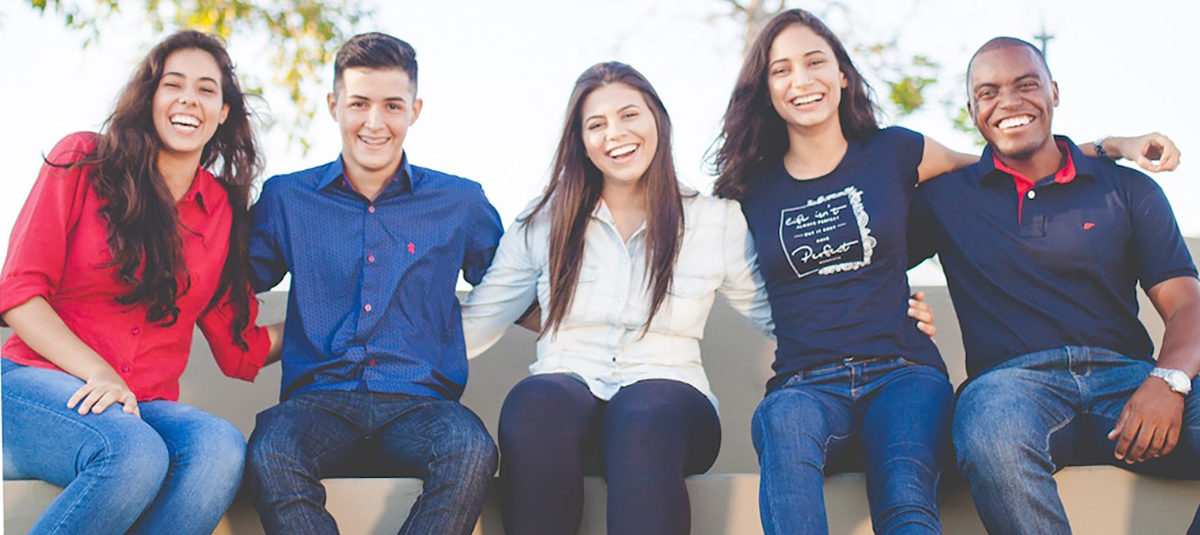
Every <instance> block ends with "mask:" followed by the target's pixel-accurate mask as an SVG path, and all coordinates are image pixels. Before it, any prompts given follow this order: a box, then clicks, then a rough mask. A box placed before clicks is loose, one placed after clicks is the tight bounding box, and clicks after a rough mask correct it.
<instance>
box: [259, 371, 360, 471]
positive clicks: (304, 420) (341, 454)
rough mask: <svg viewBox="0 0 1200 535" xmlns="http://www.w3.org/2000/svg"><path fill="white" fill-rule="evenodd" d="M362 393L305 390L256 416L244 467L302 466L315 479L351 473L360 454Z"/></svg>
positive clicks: (268, 468) (358, 460)
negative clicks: (246, 464) (246, 465)
mask: <svg viewBox="0 0 1200 535" xmlns="http://www.w3.org/2000/svg"><path fill="white" fill-rule="evenodd" d="M366 395H367V394H366V393H363V392H343V391H323V390H314V391H306V392H301V393H299V394H296V395H294V396H292V397H291V398H288V399H287V400H286V401H283V402H281V403H279V404H278V405H276V406H274V407H271V408H269V409H267V410H265V411H263V412H261V413H259V414H258V417H257V419H256V423H255V426H254V432H253V433H252V434H251V435H250V444H249V455H248V459H249V463H250V464H251V465H252V466H253V467H255V468H256V469H258V470H272V469H273V468H272V467H273V466H274V465H277V464H285V465H288V466H289V467H291V468H293V469H294V468H295V467H296V466H302V467H306V471H311V472H312V475H313V476H315V477H317V478H321V477H332V476H341V475H356V474H355V472H356V466H357V465H358V464H359V463H360V462H361V460H362V455H363V452H364V451H366V435H367V431H366V427H365V425H366V424H365V422H367V420H368V417H369V415H368V414H366V411H365V409H364V407H366V406H367V405H368V404H369V403H368V402H367V400H366V399H365V397H363V396H366Z"/></svg>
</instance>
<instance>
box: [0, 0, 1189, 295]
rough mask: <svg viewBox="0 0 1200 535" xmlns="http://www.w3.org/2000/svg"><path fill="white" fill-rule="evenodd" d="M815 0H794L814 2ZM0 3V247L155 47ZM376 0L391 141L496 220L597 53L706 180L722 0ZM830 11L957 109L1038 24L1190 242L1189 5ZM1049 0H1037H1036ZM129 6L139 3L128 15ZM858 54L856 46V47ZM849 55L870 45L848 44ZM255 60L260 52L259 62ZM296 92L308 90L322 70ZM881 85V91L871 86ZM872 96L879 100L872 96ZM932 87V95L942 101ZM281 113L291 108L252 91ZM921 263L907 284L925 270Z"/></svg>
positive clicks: (732, 65) (296, 163) (539, 167)
mask: <svg viewBox="0 0 1200 535" xmlns="http://www.w3.org/2000/svg"><path fill="white" fill-rule="evenodd" d="M825 3H826V2H811V3H806V4H805V5H804V6H802V7H809V8H812V9H813V10H814V11H815V12H818V13H822V12H824V9H825V8H824V7H823V6H824V5H825ZM17 4H18V5H15V6H14V5H13V4H12V3H9V4H7V5H5V6H4V7H3V8H0V50H4V51H5V52H4V53H3V56H2V57H0V72H3V73H4V76H3V77H2V79H0V101H2V102H4V103H6V104H7V108H8V109H7V110H6V113H5V128H3V129H2V130H0V162H3V164H4V166H5V168H6V169H7V171H6V172H5V173H4V176H3V177H2V178H0V252H2V251H6V250H7V243H8V234H9V232H10V230H11V228H12V225H13V222H14V221H15V219H16V215H17V212H18V211H19V210H20V207H21V204H22V203H23V202H24V199H25V196H26V195H27V194H28V192H29V189H30V188H31V187H32V184H33V181H34V179H35V178H36V177H37V173H38V168H39V166H40V165H41V156H42V155H43V154H44V153H46V152H47V151H48V150H49V149H50V148H51V147H53V145H54V143H55V142H56V141H58V140H59V139H60V138H61V137H62V136H64V135H66V134H67V133H70V132H73V131H77V130H96V129H98V128H99V126H100V124H101V123H102V122H103V121H104V119H105V117H106V116H107V114H108V113H109V112H110V111H111V107H112V104H113V102H114V98H115V96H116V94H117V92H118V91H120V89H121V87H122V86H123V84H124V83H125V81H126V79H127V78H128V76H129V75H130V73H131V71H132V68H133V66H134V65H135V64H136V62H137V61H138V60H140V59H141V57H142V56H143V55H144V54H145V52H146V51H147V50H148V49H149V46H150V45H152V44H153V43H154V42H155V41H157V39H158V37H159V36H157V35H154V34H153V33H152V32H151V31H150V29H149V28H148V26H147V25H145V24H144V23H142V22H141V21H140V19H138V18H137V17H136V16H127V17H123V18H120V19H118V20H117V21H115V22H113V23H112V26H111V27H109V28H108V29H107V30H106V31H105V32H104V33H103V35H102V37H101V39H100V41H99V42H98V43H97V44H94V45H92V46H91V47H89V48H86V49H82V50H81V47H82V43H83V36H82V35H81V34H78V33H72V32H69V31H67V30H64V29H63V28H62V24H61V22H60V20H59V18H58V17H57V16H55V15H48V16H45V17H40V16H37V15H35V14H33V13H32V11H31V10H30V9H29V8H28V7H27V6H26V5H25V3H24V2H18V3H17ZM389 4H390V5H388V6H386V7H381V8H379V9H378V11H377V16H376V17H374V18H373V19H372V20H368V21H364V23H363V24H362V25H361V26H360V28H359V30H364V31H365V30H375V29H378V30H381V31H385V32H388V33H391V34H393V35H396V36H397V37H400V38H402V39H405V40H407V41H409V42H410V43H412V45H413V46H414V47H415V48H416V50H417V57H418V60H419V62H420V96H421V97H422V98H423V99H424V100H425V107H424V111H423V113H422V116H421V119H420V121H418V123H417V124H416V126H415V127H414V128H413V129H411V130H410V131H409V137H408V140H407V141H406V144H405V146H406V150H407V151H408V154H409V156H410V158H411V161H412V162H413V163H415V164H418V165H422V166H426V167H432V168H436V169H439V170H443V171H447V172H450V173H454V174H459V175H462V176H466V177H469V178H472V179H474V180H477V181H479V182H481V183H482V184H483V186H484V188H485V190H486V191H487V193H488V196H489V198H491V200H492V202H493V204H495V206H496V208H497V209H498V210H499V211H500V215H501V217H502V218H503V219H504V220H505V223H506V224H507V223H508V222H510V221H511V220H512V218H513V217H515V216H516V214H517V212H518V211H519V210H520V209H521V207H523V206H524V205H525V203H526V202H528V200H529V199H530V198H532V197H533V196H535V195H536V194H537V193H538V192H539V191H540V189H541V187H542V185H543V184H544V182H545V180H546V170H547V168H548V167H549V163H550V158H551V155H552V152H553V150H554V146H555V143H556V142H557V136H558V135H559V129H560V128H561V124H562V113H563V109H564V107H565V106H566V101H567V97H568V96H569V93H570V90H571V85H572V83H573V82H574V79H575V78H576V77H577V76H578V75H579V73H581V72H582V71H583V70H584V69H585V68H587V67H588V66H590V65H591V64H593V63H596V62H598V61H605V60H610V59H615V60H620V61H624V62H627V63H630V64H631V65H633V66H634V67H636V68H637V69H639V70H640V71H642V73H643V74H645V75H646V76H647V77H648V78H649V79H650V81H651V82H652V83H653V84H654V85H655V87H656V88H657V89H658V91H659V93H660V95H661V96H662V98H663V100H664V102H665V103H666V105H667V108H668V110H669V112H670V113H671V118H672V120H673V122H674V126H675V139H674V143H675V157H676V163H677V165H678V166H679V168H680V171H681V173H680V174H681V177H682V179H683V180H685V181H686V182H688V183H690V184H691V185H692V186H694V187H696V188H698V189H700V190H702V191H709V189H710V187H711V183H712V177H710V176H708V175H707V174H706V173H705V172H704V170H703V169H704V168H703V165H702V158H703V155H704V152H705V150H706V149H707V148H708V146H709V144H710V143H711V142H712V140H713V138H714V137H715V135H716V133H717V129H718V127H719V122H720V117H721V114H722V112H723V111H724V108H725V103H726V102H727V100H728V96H729V90H730V87H731V86H732V83H733V80H734V77H735V75H736V72H737V69H738V66H739V64H740V49H741V33H740V32H741V29H740V27H739V26H737V25H736V24H734V23H731V22H729V21H728V20H726V19H724V18H723V17H721V16H720V14H723V13H724V12H725V10H726V8H725V3H724V2H722V1H720V0H657V1H634V0H608V1H597V0H591V1H587V0H580V1H577V0H538V1H513V2H493V1H484V0H462V1H458V2H427V1H412V0H402V1H396V2H390V3H389ZM843 4H844V5H847V6H850V7H849V8H847V9H845V10H841V11H837V10H835V11H832V12H830V13H831V14H830V15H829V16H828V17H827V20H826V22H827V23H828V24H829V25H830V26H831V27H832V28H833V30H834V31H835V32H836V33H838V34H839V35H840V36H841V38H842V39H843V40H844V41H846V42H847V44H850V43H853V42H859V43H863V42H866V41H868V40H879V39H887V38H891V37H894V38H895V39H896V41H897V43H898V46H899V49H898V50H899V52H900V53H902V54H908V55H911V54H924V55H927V56H929V57H931V58H932V59H934V60H935V61H938V62H940V63H941V64H942V66H943V68H942V70H941V85H940V87H939V88H938V89H937V90H936V91H935V92H934V93H933V94H934V95H945V98H948V99H951V100H953V102H954V105H955V106H957V105H958V104H960V103H961V101H962V95H963V90H961V89H960V88H961V86H962V77H963V70H964V69H965V66H966V61H967V59H968V58H969V57H970V54H971V53H972V52H973V51H974V49H975V48H976V47H978V46H979V45H980V44H982V43H983V42H984V41H986V40H987V39H988V38H990V37H993V36H996V35H1012V36H1016V37H1021V38H1025V39H1030V38H1031V37H1032V35H1034V34H1036V33H1037V32H1038V31H1039V29H1040V27H1041V25H1042V23H1043V20H1044V22H1045V26H1046V28H1047V30H1048V31H1049V32H1050V33H1052V34H1054V35H1055V36H1056V38H1055V39H1054V40H1052V41H1051V42H1050V45H1049V50H1048V52H1049V54H1048V56H1049V61H1050V67H1051V69H1052V71H1053V72H1054V75H1055V79H1056V80H1057V81H1058V84H1059V90H1060V97H1061V105H1060V107H1059V108H1058V110H1057V112H1056V116H1055V131H1056V132H1058V133H1064V134H1067V135H1070V136H1071V137H1072V138H1073V139H1074V140H1075V141H1077V142H1079V141H1084V140H1090V139H1094V138H1096V137H1100V136H1103V135H1108V134H1135V133H1142V132H1147V131H1150V130H1159V131H1162V132H1164V133H1166V134H1168V135H1170V136H1171V137H1172V138H1173V139H1175V141H1176V142H1177V143H1178V144H1179V146H1180V147H1181V148H1182V149H1183V151H1184V158H1183V162H1184V163H1183V164H1182V165H1181V166H1180V167H1179V169H1178V170H1177V171H1175V172H1174V173H1167V174H1161V175H1158V176H1156V177H1155V178H1156V179H1157V180H1158V181H1159V183H1160V184H1162V186H1163V188H1164V189H1165V190H1166V192H1167V196H1168V197H1169V198H1170V200H1171V203H1172V205H1173V207H1174V210H1175V214H1176V217H1177V218H1178V219H1179V221H1180V225H1181V227H1182V228H1183V231H1184V233H1185V234H1187V235H1191V236H1197V235H1200V210H1197V208H1200V177H1197V176H1196V173H1194V172H1193V171H1192V169H1194V168H1196V167H1195V165H1196V164H1195V163H1193V161H1194V160H1196V159H1197V158H1200V156H1196V154H1197V153H1196V152H1194V151H1200V129H1198V128H1197V126H1196V125H1197V120H1198V119H1200V112H1197V107H1196V105H1195V104H1194V102H1193V101H1191V100H1190V98H1189V97H1191V96H1192V95H1193V94H1194V92H1195V90H1196V88H1197V87H1200V69H1197V68H1196V67H1195V61H1196V58H1197V57H1200V32H1198V31H1197V30H1196V28H1195V22H1196V21H1198V20H1200V7H1197V4H1196V3H1193V2H1188V1H1186V0H1140V1H1138V2H1119V1H1113V0H1096V1H1091V2H1084V1H1074V0H1072V1H1063V2H1053V3H1049V2H1038V1H1034V0H1010V1H1006V2H987V3H984V2H968V1H962V0H958V1H955V0H899V1H897V0H891V1H887V0H847V1H844V2H843ZM1043 4H1045V5H1043ZM127 11H128V12H129V13H131V14H133V15H136V9H127ZM262 41H263V39H262V38H261V37H258V38H255V37H254V36H251V37H249V38H247V37H237V36H235V38H234V40H233V41H232V42H231V43H230V47H231V54H232V56H233V58H234V60H235V61H237V62H239V68H240V72H241V73H242V74H243V76H246V75H249V76H254V77H257V78H258V79H267V78H268V77H269V74H268V71H267V70H266V69H265V64H264V62H263V60H262V59H259V58H263V57H265V56H266V55H267V54H268V53H269V49H266V48H264V47H263V46H262ZM852 54H853V53H852ZM855 59H856V61H857V62H858V63H859V64H860V65H859V67H860V68H863V67H864V65H863V63H865V62H866V58H865V56H862V55H855ZM256 61H257V62H258V63H257V64H256V63H255V62H256ZM322 76H323V77H322V79H321V80H319V81H316V83H315V84H314V87H313V91H312V92H311V93H310V95H309V98H311V99H320V100H322V101H323V99H324V92H325V91H327V87H328V85H329V83H330V78H331V77H332V66H330V67H329V68H327V69H326V70H325V72H324V73H323V75H322ZM881 86H882V84H878V83H877V84H876V87H877V88H881ZM879 96H880V98H886V94H885V93H884V92H882V91H881V92H880V95H879ZM938 98H941V97H938ZM267 100H268V103H269V104H270V105H271V108H272V110H274V113H273V114H274V115H275V116H276V119H278V120H279V122H280V123H282V124H286V123H287V122H288V120H287V117H286V116H287V115H288V113H290V112H289V111H288V110H289V108H290V107H291V104H290V103H289V102H288V101H287V100H286V99H285V98H281V97H278V96H276V95H274V94H273V93H270V92H269V93H268V94H267ZM896 123H897V124H900V125H902V126H907V127H909V128H913V129H915V130H918V131H920V132H923V133H925V134H927V135H929V136H931V137H933V138H935V139H938V140H939V141H941V142H943V143H945V144H947V145H949V146H951V147H952V148H955V149H958V150H963V151H967V152H976V151H977V150H978V149H977V148H976V147H974V146H973V145H972V144H971V140H970V138H968V137H966V136H964V135H962V134H959V133H957V132H955V131H954V130H953V129H952V128H951V127H950V122H949V120H948V119H947V113H946V111H945V109H944V107H943V106H942V105H940V104H938V103H936V102H935V103H932V104H931V105H929V106H927V110H926V111H925V112H922V113H920V114H918V115H916V116H913V117H907V118H903V119H902V120H899V121H896ZM310 130H311V131H310V135H308V136H307V139H308V140H309V141H310V142H311V143H312V147H313V148H312V150H311V151H310V152H309V154H308V155H307V156H302V155H300V154H299V152H298V151H297V150H295V149H289V147H288V146H287V144H286V142H285V140H284V136H283V135H281V133H280V132H273V133H272V134H271V135H269V136H263V141H264V146H265V154H266V160H267V176H269V175H271V174H276V173H284V172H290V171H294V170H297V169H303V168H307V167H310V166H313V165H318V164H320V163H323V162H326V161H329V160H331V159H333V158H334V157H336V156H337V153H338V150H339V148H340V139H339V137H338V133H337V129H336V128H335V126H334V124H333V122H332V120H331V119H329V118H328V115H327V114H325V113H319V114H318V116H317V118H316V119H315V120H314V121H313V123H312V126H311V128H310ZM936 278H937V277H936V275H931V276H930V277H925V276H918V277H917V279H918V280H933V279H936Z"/></svg>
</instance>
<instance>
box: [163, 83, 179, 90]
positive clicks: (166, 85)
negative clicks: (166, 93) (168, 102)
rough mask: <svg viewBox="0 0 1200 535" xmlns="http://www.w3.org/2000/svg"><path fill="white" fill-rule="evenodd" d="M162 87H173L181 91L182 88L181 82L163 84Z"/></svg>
mask: <svg viewBox="0 0 1200 535" xmlns="http://www.w3.org/2000/svg"><path fill="white" fill-rule="evenodd" d="M162 85H163V87H171V88H174V89H179V87H180V85H179V82H163V84H162Z"/></svg>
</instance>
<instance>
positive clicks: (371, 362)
mask: <svg viewBox="0 0 1200 535" xmlns="http://www.w3.org/2000/svg"><path fill="white" fill-rule="evenodd" d="M374 365H375V359H371V361H370V362H368V363H367V366H374Z"/></svg>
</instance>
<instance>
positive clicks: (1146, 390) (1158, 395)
mask: <svg viewBox="0 0 1200 535" xmlns="http://www.w3.org/2000/svg"><path fill="white" fill-rule="evenodd" d="M1182 427H1183V396H1181V395H1179V394H1178V393H1176V392H1172V391H1171V388H1170V387H1169V386H1167V382H1166V381H1163V380H1162V379H1159V378H1157V377H1147V378H1146V381H1145V382H1144V383H1142V386H1140V387H1138V389H1137V391H1135V392H1134V393H1133V395H1132V396H1130V398H1129V401H1128V402H1126V403H1125V408H1124V409H1123V410H1121V416H1120V417H1119V418H1117V424H1116V425H1115V426H1113V429H1112V431H1109V433H1108V439H1109V440H1113V439H1116V440H1117V447H1116V449H1115V450H1113V456H1114V457H1116V458H1117V459H1119V460H1123V461H1125V462H1127V463H1129V464H1133V463H1140V462H1142V461H1148V460H1150V459H1153V458H1155V457H1162V456H1163V455H1166V454H1168V453H1171V450H1173V449H1175V445H1176V444H1177V443H1178V442H1179V431H1180V429H1181V428H1182ZM1118 437H1120V438H1118ZM1135 438H1136V441H1135V440H1134V439H1135Z"/></svg>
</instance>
